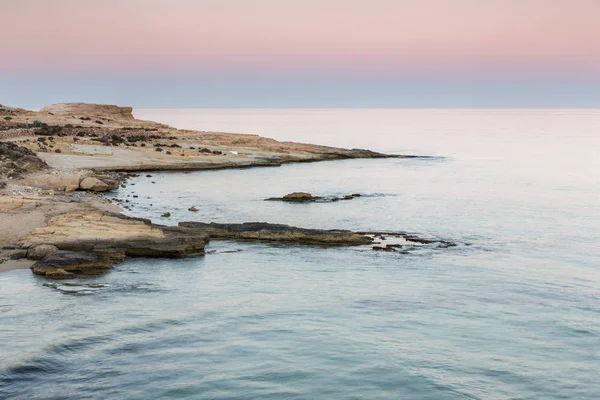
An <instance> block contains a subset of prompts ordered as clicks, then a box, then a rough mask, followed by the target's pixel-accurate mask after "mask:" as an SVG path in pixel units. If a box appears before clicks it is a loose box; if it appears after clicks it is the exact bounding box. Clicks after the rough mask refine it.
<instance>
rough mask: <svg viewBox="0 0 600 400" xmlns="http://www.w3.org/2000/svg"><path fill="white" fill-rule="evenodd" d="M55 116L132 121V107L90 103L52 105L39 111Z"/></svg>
mask: <svg viewBox="0 0 600 400" xmlns="http://www.w3.org/2000/svg"><path fill="white" fill-rule="evenodd" d="M40 113H47V114H51V115H55V116H66V117H70V116H77V117H84V118H85V117H90V118H91V117H96V118H109V119H113V120H134V117H133V108H132V107H120V106H115V105H110V104H90V103H59V104H52V105H50V106H47V107H44V108H42V109H41V110H40Z"/></svg>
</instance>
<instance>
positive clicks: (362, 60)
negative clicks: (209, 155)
mask: <svg viewBox="0 0 600 400" xmlns="http://www.w3.org/2000/svg"><path fill="white" fill-rule="evenodd" d="M0 10H1V12H0V37H1V38H3V40H2V42H1V43H2V44H1V50H0V103H2V104H10V105H18V106H25V107H39V106H43V105H45V104H48V103H55V102H63V101H92V102H109V103H118V104H125V103H126V104H130V105H133V106H134V107H162V108H168V107H255V108H259V107H315V108H316V107H460V108H465V107H466V108H471V107H472V108H482V107H483V108H487V107H534V108H539V107H563V108H577V107H600V23H598V19H599V18H600V1H599V0H103V1H99V0H0Z"/></svg>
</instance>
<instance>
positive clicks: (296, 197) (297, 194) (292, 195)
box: [265, 192, 361, 203]
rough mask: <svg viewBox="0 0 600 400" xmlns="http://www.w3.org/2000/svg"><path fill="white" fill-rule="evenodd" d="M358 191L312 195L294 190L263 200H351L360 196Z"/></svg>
mask: <svg viewBox="0 0 600 400" xmlns="http://www.w3.org/2000/svg"><path fill="white" fill-rule="evenodd" d="M360 196H361V195H360V194H359V193H354V194H348V195H345V196H341V197H338V196H326V197H325V196H313V195H312V194H310V193H304V192H294V193H290V194H286V195H285V196H283V197H269V198H268V199H265V201H285V202H288V203H334V202H336V201H341V200H352V199H355V198H357V197H360Z"/></svg>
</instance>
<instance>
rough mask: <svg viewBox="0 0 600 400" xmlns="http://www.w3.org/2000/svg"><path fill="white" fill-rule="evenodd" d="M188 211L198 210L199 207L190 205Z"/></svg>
mask: <svg viewBox="0 0 600 400" xmlns="http://www.w3.org/2000/svg"><path fill="white" fill-rule="evenodd" d="M188 211H192V212H198V209H197V208H196V207H190V208H188Z"/></svg>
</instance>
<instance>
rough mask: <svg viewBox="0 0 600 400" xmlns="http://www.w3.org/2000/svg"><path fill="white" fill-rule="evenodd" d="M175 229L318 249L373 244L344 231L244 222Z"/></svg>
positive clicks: (195, 223)
mask: <svg viewBox="0 0 600 400" xmlns="http://www.w3.org/2000/svg"><path fill="white" fill-rule="evenodd" d="M179 226H181V227H187V228H194V229H198V230H201V231H204V232H206V233H207V234H208V235H209V236H210V237H211V238H215V239H234V240H250V241H268V242H282V243H288V244H306V245H319V246H358V245H364V244H369V243H371V242H372V241H373V239H372V238H370V237H368V236H367V235H363V234H358V233H355V232H352V231H347V230H324V229H305V228H298V227H295V226H289V225H282V224H269V223H266V222H246V223H243V224H217V223H210V224H207V223H202V222H181V223H179Z"/></svg>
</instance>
